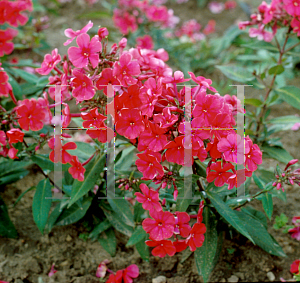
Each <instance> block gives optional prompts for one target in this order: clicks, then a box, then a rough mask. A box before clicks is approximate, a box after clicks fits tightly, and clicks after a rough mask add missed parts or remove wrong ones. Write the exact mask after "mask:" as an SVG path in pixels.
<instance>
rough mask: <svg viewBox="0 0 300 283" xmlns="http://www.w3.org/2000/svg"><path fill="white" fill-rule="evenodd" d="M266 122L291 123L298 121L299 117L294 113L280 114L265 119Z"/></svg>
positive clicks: (299, 121)
mask: <svg viewBox="0 0 300 283" xmlns="http://www.w3.org/2000/svg"><path fill="white" fill-rule="evenodd" d="M266 123H267V124H287V125H288V124H291V125H294V124H295V123H300V117H298V116H295V115H288V116H281V117H276V118H273V119H270V120H268V121H266Z"/></svg>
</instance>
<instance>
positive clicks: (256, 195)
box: [233, 191, 268, 209]
mask: <svg viewBox="0 0 300 283" xmlns="http://www.w3.org/2000/svg"><path fill="white" fill-rule="evenodd" d="M267 192H268V191H261V192H259V193H257V194H255V195H254V196H253V197H252V199H251V200H250V201H246V202H244V203H242V204H240V205H238V206H236V207H235V208H233V209H238V208H240V207H242V206H244V205H246V204H247V203H249V202H251V201H253V200H254V199H255V198H256V197H258V196H259V195H261V194H263V193H267Z"/></svg>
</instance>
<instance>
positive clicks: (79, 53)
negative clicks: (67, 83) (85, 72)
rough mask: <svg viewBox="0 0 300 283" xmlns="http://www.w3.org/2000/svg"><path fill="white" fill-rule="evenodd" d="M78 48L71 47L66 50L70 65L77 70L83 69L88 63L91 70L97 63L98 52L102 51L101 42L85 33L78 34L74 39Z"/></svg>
mask: <svg viewBox="0 0 300 283" xmlns="http://www.w3.org/2000/svg"><path fill="white" fill-rule="evenodd" d="M76 42H77V45H78V47H75V46H72V47H70V48H69V50H68V55H69V58H70V60H71V62H72V64H73V65H74V66H75V67H77V68H83V67H86V66H87V65H88V63H89V62H90V63H91V64H92V66H93V68H96V67H97V65H98V63H99V54H98V52H101V51H102V45H101V42H99V40H98V38H96V37H93V38H92V39H91V40H90V36H89V35H88V34H86V33H83V34H80V35H79V36H78V37H77V39H76Z"/></svg>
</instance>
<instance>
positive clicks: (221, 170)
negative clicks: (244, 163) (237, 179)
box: [207, 161, 234, 187]
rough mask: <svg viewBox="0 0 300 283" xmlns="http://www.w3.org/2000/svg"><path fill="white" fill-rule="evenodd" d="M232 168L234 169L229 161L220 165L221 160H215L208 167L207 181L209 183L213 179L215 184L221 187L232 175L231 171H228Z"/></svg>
mask: <svg viewBox="0 0 300 283" xmlns="http://www.w3.org/2000/svg"><path fill="white" fill-rule="evenodd" d="M232 169H234V166H233V165H232V164H231V163H223V166H222V164H221V161H217V162H215V163H213V164H212V165H211V166H210V167H209V172H208V174H207V181H208V182H209V183H211V182H213V181H214V180H215V186H217V187H222V186H223V185H224V184H225V183H226V182H227V181H228V179H229V177H230V176H232V175H233V173H231V172H228V171H229V170H232ZM213 170H214V171H213Z"/></svg>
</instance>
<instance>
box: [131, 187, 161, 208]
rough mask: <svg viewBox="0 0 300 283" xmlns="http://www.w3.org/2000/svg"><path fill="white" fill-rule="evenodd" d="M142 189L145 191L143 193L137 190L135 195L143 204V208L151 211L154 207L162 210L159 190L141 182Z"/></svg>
mask: <svg viewBox="0 0 300 283" xmlns="http://www.w3.org/2000/svg"><path fill="white" fill-rule="evenodd" d="M140 189H141V191H142V192H143V194H141V193H139V192H137V193H135V196H136V200H137V201H138V202H140V203H142V204H143V208H144V209H146V210H149V211H151V210H152V209H156V210H157V211H161V210H162V207H161V205H160V203H159V194H158V192H156V191H154V190H152V189H149V188H148V187H147V185H145V184H140Z"/></svg>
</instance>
